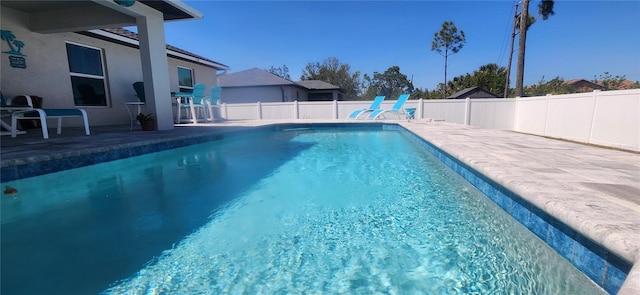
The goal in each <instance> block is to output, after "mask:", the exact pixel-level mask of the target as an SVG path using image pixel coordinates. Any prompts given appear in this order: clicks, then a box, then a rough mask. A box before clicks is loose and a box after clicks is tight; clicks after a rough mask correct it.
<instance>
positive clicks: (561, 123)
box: [544, 93, 595, 142]
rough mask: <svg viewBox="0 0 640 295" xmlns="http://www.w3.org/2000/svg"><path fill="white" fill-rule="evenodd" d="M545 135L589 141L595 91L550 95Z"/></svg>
mask: <svg viewBox="0 0 640 295" xmlns="http://www.w3.org/2000/svg"><path fill="white" fill-rule="evenodd" d="M548 98H549V99H548V110H547V117H546V125H545V132H544V135H545V136H551V137H557V138H564V139H570V140H575V141H579V142H589V129H590V128H591V120H592V118H593V110H594V107H595V97H594V94H593V93H579V94H566V95H554V96H548Z"/></svg>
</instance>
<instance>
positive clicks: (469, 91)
mask: <svg viewBox="0 0 640 295" xmlns="http://www.w3.org/2000/svg"><path fill="white" fill-rule="evenodd" d="M478 92H483V93H486V94H487V95H490V96H492V97H498V96H497V95H495V94H493V93H491V92H489V91H488V90H486V89H484V88H482V87H479V86H474V87H469V88H465V89H462V90H460V91H458V92H456V93H454V94H451V95H449V96H447V98H465V97H468V96H470V95H472V94H474V93H478Z"/></svg>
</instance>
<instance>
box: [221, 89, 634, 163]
mask: <svg viewBox="0 0 640 295" xmlns="http://www.w3.org/2000/svg"><path fill="white" fill-rule="evenodd" d="M394 103H395V101H388V100H385V101H384V102H383V104H382V105H381V108H383V109H390V108H391V107H392V106H393V104H394ZM369 105H371V102H370V101H322V102H310V101H309V102H307V101H305V102H297V101H294V102H274V103H259V102H258V103H242V104H223V105H222V110H221V112H222V116H223V117H224V118H225V119H228V120H292V119H294V120H308V119H321V120H334V119H335V120H337V119H345V118H346V117H347V116H348V115H349V113H351V112H352V111H353V110H356V109H362V108H368V107H369ZM404 107H405V108H410V107H414V108H416V113H415V118H416V119H433V120H441V121H446V122H450V123H456V124H465V125H471V126H477V127H482V128H490V129H501V130H512V131H518V132H523V133H528V134H535V135H543V136H549V137H555V138H562V139H568V140H574V141H578V142H584V143H592V144H598V145H604V146H610V147H616V148H622V149H628V150H633V151H640V89H631V90H616V91H598V90H596V91H593V92H589V93H576V94H565V95H547V96H539V97H526V98H515V99H513V98H511V99H502V98H500V99H493V98H492V99H486V98H482V99H480V98H477V99H433V100H423V99H418V100H408V101H407V102H406V103H405V104H404ZM387 117H388V118H389V119H394V118H397V117H396V116H395V115H389V116H387ZM402 118H404V116H403V117H402Z"/></svg>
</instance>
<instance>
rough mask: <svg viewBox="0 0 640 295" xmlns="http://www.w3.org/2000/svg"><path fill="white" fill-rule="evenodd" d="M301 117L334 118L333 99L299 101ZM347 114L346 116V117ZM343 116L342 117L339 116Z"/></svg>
mask: <svg viewBox="0 0 640 295" xmlns="http://www.w3.org/2000/svg"><path fill="white" fill-rule="evenodd" d="M298 112H299V119H328V120H330V119H334V112H335V104H334V102H333V101H308V102H307V101H305V102H300V103H298ZM346 116H347V115H345V116H344V117H345V118H346ZM338 118H341V117H338Z"/></svg>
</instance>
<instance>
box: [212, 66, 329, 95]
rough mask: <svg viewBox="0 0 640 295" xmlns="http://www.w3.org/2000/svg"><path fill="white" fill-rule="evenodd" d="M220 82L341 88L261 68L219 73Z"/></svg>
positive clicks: (243, 84) (228, 83)
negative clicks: (294, 79) (288, 76)
mask: <svg viewBox="0 0 640 295" xmlns="http://www.w3.org/2000/svg"><path fill="white" fill-rule="evenodd" d="M218 84H219V85H220V86H221V87H242V86H279V85H292V86H299V87H302V88H306V89H308V90H340V87H339V86H335V85H333V84H330V83H327V82H324V81H320V80H303V81H298V82H293V81H290V80H287V79H285V78H282V77H280V76H278V75H275V74H272V73H270V72H269V71H266V70H263V69H259V68H252V69H248V70H244V71H240V72H236V73H229V74H224V75H218Z"/></svg>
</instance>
